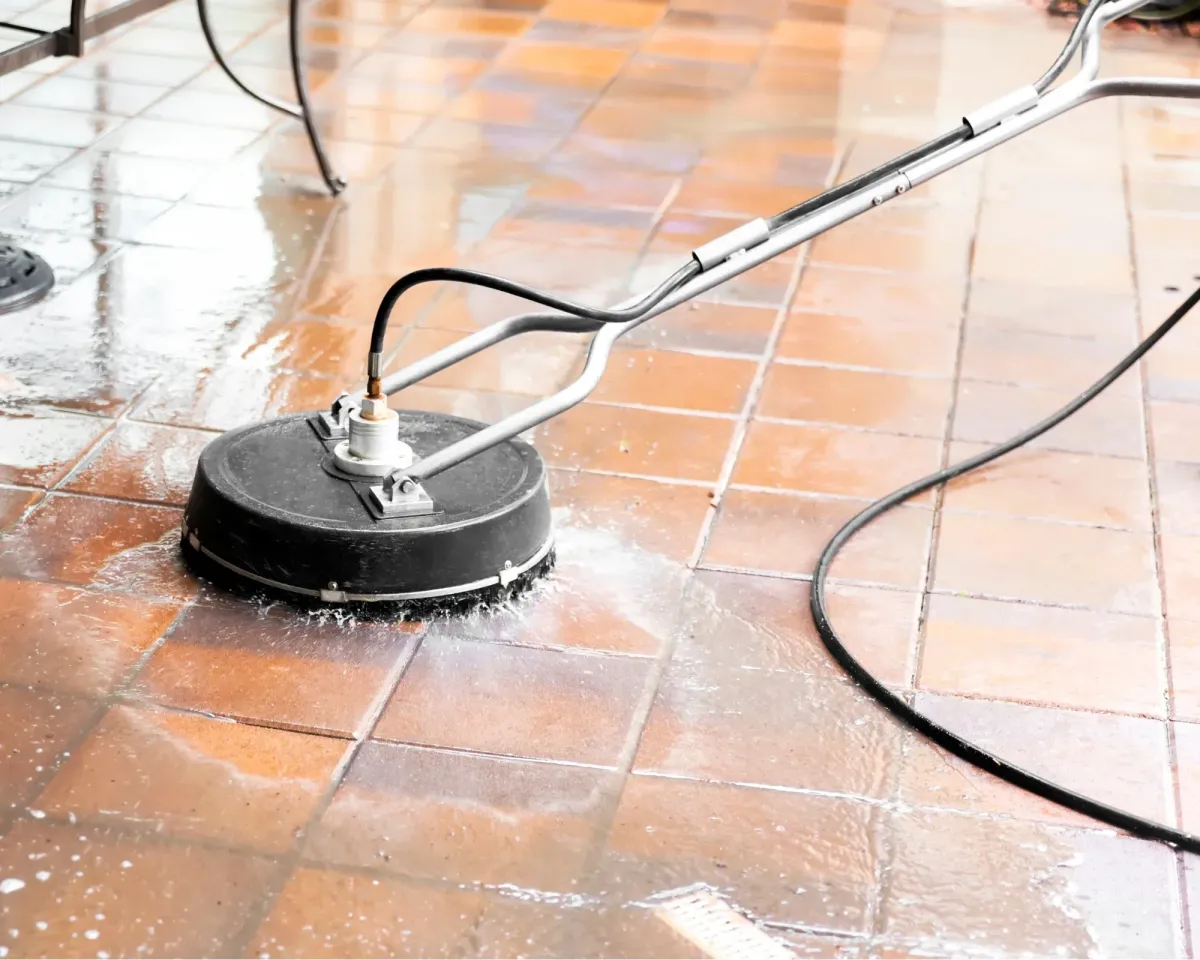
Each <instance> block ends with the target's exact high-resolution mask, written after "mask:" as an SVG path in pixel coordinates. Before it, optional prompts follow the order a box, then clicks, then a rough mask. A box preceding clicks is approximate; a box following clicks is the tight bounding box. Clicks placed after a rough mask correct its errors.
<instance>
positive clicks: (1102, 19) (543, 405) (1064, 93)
mask: <svg viewBox="0 0 1200 960" xmlns="http://www.w3.org/2000/svg"><path fill="white" fill-rule="evenodd" d="M1147 2H1148V0H1111V2H1109V3H1106V4H1104V5H1103V6H1102V7H1101V8H1100V9H1099V10H1098V11H1097V13H1096V15H1095V16H1094V17H1092V18H1091V20H1090V22H1089V23H1088V24H1087V27H1086V29H1085V31H1084V34H1083V38H1082V43H1081V45H1080V46H1081V66H1080V70H1079V72H1078V73H1077V74H1076V75H1075V76H1074V77H1072V78H1071V79H1070V80H1069V81H1067V82H1066V83H1064V84H1062V85H1061V86H1058V87H1055V88H1053V89H1052V90H1050V91H1049V92H1048V93H1045V94H1043V95H1041V96H1040V97H1031V96H1030V91H1029V89H1028V88H1022V90H1021V91H1020V94H1021V95H1020V96H1015V97H1014V96H1009V97H1004V98H1001V99H1000V100H997V101H995V102H994V103H993V104H991V105H988V106H987V107H985V108H984V110H983V111H976V114H973V115H974V116H979V115H983V114H986V116H987V122H986V124H983V123H981V124H980V126H981V128H982V129H981V130H980V131H979V132H978V134H977V135H976V136H973V137H971V138H970V139H968V140H964V141H961V142H959V143H957V144H954V145H952V146H949V147H947V148H946V149H945V150H943V151H941V152H940V153H936V154H934V155H933V156H931V157H928V158H926V159H924V160H920V161H917V162H916V163H914V164H913V165H912V166H910V167H908V168H907V169H906V170H904V171H901V172H900V173H897V174H893V175H889V176H884V177H881V178H880V179H879V180H877V181H875V182H874V183H872V184H869V185H867V186H865V187H864V188H863V189H861V190H859V191H858V192H856V193H853V194H850V195H849V196H847V197H844V198H842V199H840V200H837V201H835V202H833V203H831V204H829V205H828V206H826V207H823V208H821V209H819V210H817V211H815V212H813V213H811V214H809V215H808V216H807V217H804V218H802V219H800V220H797V221H795V222H793V223H791V224H787V225H785V226H783V227H780V228H779V229H777V230H775V231H773V232H768V233H767V235H766V236H765V239H764V238H763V237H762V235H761V228H760V227H758V225H757V222H752V224H753V226H752V225H751V224H747V225H743V226H742V227H739V228H738V229H737V230H735V231H732V232H731V234H730V235H729V236H734V235H745V236H747V237H751V236H753V237H754V238H755V239H756V240H758V241H759V242H756V243H754V244H753V245H751V246H749V247H748V248H739V249H737V250H733V251H731V253H730V255H726V257H725V258H724V259H722V260H720V261H719V262H713V263H712V265H711V266H707V265H706V266H705V269H704V271H703V272H702V273H700V274H699V275H697V276H696V277H694V278H693V279H692V280H690V281H689V282H688V283H687V284H685V285H684V286H683V287H681V288H680V289H679V290H677V291H675V292H674V293H672V294H671V295H669V296H668V297H666V298H665V299H664V300H663V301H662V302H661V303H659V304H658V305H657V306H655V307H654V308H652V309H651V310H648V311H647V312H646V313H645V314H644V315H642V316H640V317H638V318H637V319H634V320H629V321H627V322H625V323H620V324H596V323H594V322H591V321H580V320H577V319H576V318H573V317H568V316H566V315H558V314H530V315H526V316H519V317H512V318H509V319H507V320H501V321H499V322H498V323H495V324H492V325H491V326H489V327H486V328H484V329H483V330H480V331H478V332H477V333H474V334H471V335H470V336H468V337H466V338H464V339H463V340H460V341H458V342H457V343H454V344H451V345H450V346H449V347H447V348H445V349H443V350H440V351H438V352H437V353H435V354H432V355H431V356H429V357H426V358H424V359H423V360H420V361H418V362H416V363H414V364H412V365H410V366H408V367H406V368H405V369H403V370H401V371H399V372H398V373H396V374H393V375H392V376H391V377H388V378H387V379H386V380H385V381H384V392H385V393H389V394H391V393H395V392H396V391H398V390H401V389H403V388H404V387H407V386H411V385H412V384H414V383H417V382H419V381H420V380H423V379H424V378H425V377H428V376H430V375H431V374H433V373H436V372H438V371H439V370H442V369H445V368H446V367H447V366H450V365H451V364H453V363H456V362H458V361H459V360H461V359H464V358H465V357H468V356H472V355H474V354H476V353H478V352H479V351H481V350H484V349H486V348H487V347H489V346H492V345H493V344H496V343H499V342H501V341H503V340H506V339H508V338H509V337H513V336H516V335H518V334H521V333H525V332H527V331H529V330H558V331H570V332H590V331H593V330H595V335H594V336H593V338H592V342H591V345H590V347H589V349H588V357H587V362H586V363H585V365H584V368H583V371H582V372H581V374H580V375H579V377H578V378H577V379H576V380H574V381H573V382H572V383H570V384H568V385H567V386H566V387H564V388H563V389H561V390H559V391H558V392H557V393H554V394H552V395H550V396H548V397H545V398H544V399H542V400H539V401H537V402H536V403H534V404H533V405H532V406H530V407H528V408H526V409H525V410H522V411H520V412H519V413H516V414H513V415H512V416H509V417H506V418H504V419H503V420H501V421H499V422H498V423H495V424H493V425H492V426H489V427H485V428H484V429H482V430H480V431H478V432H477V433H474V434H472V435H470V436H468V437H465V438H463V439H462V440H459V441H457V442H456V443H452V444H450V445H449V446H447V447H444V448H443V449H441V450H438V451H437V452H435V453H432V454H430V455H428V456H426V457H424V458H422V459H421V460H419V461H417V462H416V463H414V464H413V465H411V466H410V467H408V468H407V469H404V470H403V471H396V473H395V474H394V475H393V476H392V477H390V478H389V483H390V484H391V485H393V486H394V487H395V488H396V489H401V488H406V489H413V488H414V487H415V486H418V485H419V484H420V483H421V482H422V481H424V480H428V479H429V478H430V477H433V476H436V475H437V474H439V473H441V472H442V471H444V470H447V469H449V468H450V467H453V466H455V465H456V464H459V463H462V462H463V461H464V460H467V459H469V458H470V457H473V456H475V455H476V454H478V453H482V452H483V451H484V450H487V449H488V448H489V447H492V446H495V445H496V444H498V443H502V442H504V441H505V440H510V439H512V438H513V437H516V436H518V435H520V434H521V433H523V432H525V431H526V430H528V429H530V428H531V427H534V426H537V425H538V424H540V423H543V422H545V421H546V420H549V419H550V418H551V417H555V416H557V415H558V414H560V413H563V412H565V411H566V410H569V409H570V408H571V407H573V406H575V405H576V404H578V403H581V402H582V401H583V400H585V399H586V398H587V397H588V395H589V394H591V392H592V391H593V390H594V389H595V388H596V386H597V384H598V383H599V382H600V378H601V376H603V374H604V369H605V367H606V366H607V363H608V358H609V355H610V353H611V351H612V346H613V344H614V343H616V341H617V340H619V339H620V338H621V337H623V336H624V335H625V334H626V333H628V332H629V331H630V330H633V329H634V328H635V327H638V326H640V325H641V324H643V323H645V322H646V321H647V320H650V319H652V318H653V317H656V316H658V315H660V314H662V313H664V312H665V311H667V310H670V309H671V308H673V307H676V306H678V305H679V304H681V303H684V302H686V301H688V300H691V299H693V298H694V297H697V296H699V295H700V294H702V293H704V292H705V291H707V290H711V289H712V288H713V287H715V286H718V285H719V284H722V283H724V282H725V281H726V280H729V279H732V278H733V277H736V276H738V275H739V274H742V273H745V272H746V271H747V270H750V269H753V268H754V267H756V266H758V265H759V264H762V263H765V262H766V261H768V260H770V259H772V258H773V257H776V256H778V255H779V254H781V253H784V252H785V251H787V250H790V249H792V248H793V247H796V246H799V245H800V244H801V243H804V242H806V241H808V240H811V239H813V238H814V237H816V236H818V235H820V234H822V233H824V232H825V231H827V230H829V229H831V228H832V227H835V226H838V225H839V224H842V223H845V222H846V221H847V220H850V219H853V218H854V217H857V216H859V215H860V214H862V213H865V212H866V211H867V210H870V209H871V208H872V207H875V206H879V205H880V204H882V203H886V202H887V201H888V200H891V199H893V198H894V197H897V196H899V195H900V194H902V193H905V192H907V190H908V189H909V188H911V187H914V186H917V185H919V184H921V183H924V182H926V181H927V180H930V179H932V178H933V177H936V176H938V175H939V174H941V173H945V172H946V171H947V170H950V169H952V168H954V167H957V166H958V165H959V164H962V163H965V162H966V161H967V160H970V159H972V158H974V157H976V156H978V155H980V154H982V153H985V152H986V151H988V150H990V149H992V148H993V147H995V146H998V145H999V144H1001V143H1004V142H1006V141H1008V140H1011V139H1012V138H1013V137H1016V136H1018V135H1019V134H1022V133H1024V132H1026V131H1028V130H1031V129H1033V128H1034V127H1037V126H1040V125H1041V124H1043V123H1045V122H1046V121H1048V120H1051V119H1053V118H1054V117H1057V116H1059V115H1060V114H1063V113H1065V112H1067V111H1068V110H1071V109H1073V108H1075V107H1077V106H1079V105H1081V104H1084V103H1088V102H1090V101H1092V100H1097V99H1101V98H1103V97H1111V96H1158V97H1187V98H1200V80H1169V79H1158V78H1151V77H1125V78H1119V79H1108V80H1095V76H1096V74H1097V73H1098V71H1099V67H1100V63H1099V50H1098V43H1097V40H1098V38H1099V34H1100V31H1101V30H1102V29H1103V28H1104V27H1105V26H1106V25H1107V24H1109V23H1111V22H1112V21H1114V20H1116V19H1118V18H1120V17H1123V16H1125V15H1126V14H1128V13H1130V12H1132V11H1134V10H1136V9H1138V8H1139V7H1141V6H1144V5H1145V4H1146V3H1147ZM708 246H711V245H708ZM639 299H641V297H640V296H638V297H632V298H630V299H628V300H626V301H623V302H622V303H621V304H619V305H618V307H617V309H622V308H626V307H628V306H629V305H630V304H633V303H636V302H637V301H638V300H639ZM597 326H600V327H601V329H599V330H596V327H597Z"/></svg>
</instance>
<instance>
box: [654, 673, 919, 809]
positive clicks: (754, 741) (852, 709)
mask: <svg viewBox="0 0 1200 960" xmlns="http://www.w3.org/2000/svg"><path fill="white" fill-rule="evenodd" d="M781 730H787V731H788V734H787V735H786V736H781V735H780V734H779V731H781ZM899 755H900V730H899V728H898V727H897V726H896V725H895V724H894V723H893V722H892V721H891V720H890V719H889V718H888V717H887V715H885V714H884V713H883V712H882V710H880V708H878V707H877V706H875V705H874V703H873V702H872V701H871V700H869V699H868V698H867V697H866V696H865V695H863V694H862V693H859V692H858V691H857V690H856V689H855V688H854V687H853V686H851V685H850V684H849V683H847V682H846V681H844V680H842V679H840V678H832V677H829V676H812V675H806V674H800V673H792V672H781V671H771V672H766V671H757V670H755V671H750V670H743V669H736V668H735V669H728V668H727V669H720V670H718V669H716V668H715V667H709V666H706V665H701V664H697V663H691V664H688V663H681V664H676V665H674V666H672V668H671V669H670V670H669V671H668V672H667V675H666V677H665V678H664V679H663V682H662V684H661V686H660V687H659V691H658V697H657V699H656V700H655V703H654V709H653V710H652V711H651V714H650V721H649V723H648V725H647V727H646V730H645V732H644V733H643V735H642V740H641V745H640V748H639V749H638V754H637V760H636V762H635V769H637V770H639V771H642V772H653V773H662V774H669V775H673V776H683V777H690V778H694V779H701V780H720V781H723V782H726V783H752V784H763V785H769V786H778V787H795V788H804V789H809V790H820V791H823V792H833V793H850V794H855V795H859V796H870V797H879V796H882V795H883V794H884V793H885V792H886V791H887V788H888V785H889V780H890V777H891V775H892V773H893V771H894V770H895V768H896V764H897V762H898V760H899Z"/></svg>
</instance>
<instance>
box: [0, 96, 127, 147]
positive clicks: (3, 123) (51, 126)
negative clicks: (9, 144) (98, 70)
mask: <svg viewBox="0 0 1200 960" xmlns="http://www.w3.org/2000/svg"><path fill="white" fill-rule="evenodd" d="M120 124H121V121H120V120H118V119H116V118H114V117H108V116H104V115H103V114H92V115H89V114H86V113H73V112H70V111H66V110H47V109H45V108H44V107H35V106H23V105H20V104H16V103H7V104H4V105H3V106H0V128H3V129H4V130H6V131H8V132H9V133H16V134H17V135H18V136H19V137H20V139H21V140H23V141H28V142H30V143H44V144H50V145H52V146H58V147H86V146H88V145H89V144H91V143H94V142H95V141H97V140H99V139H100V138H101V137H102V136H104V135H105V134H106V133H108V132H109V131H110V130H113V129H115V128H116V127H117V126H119V125H120Z"/></svg>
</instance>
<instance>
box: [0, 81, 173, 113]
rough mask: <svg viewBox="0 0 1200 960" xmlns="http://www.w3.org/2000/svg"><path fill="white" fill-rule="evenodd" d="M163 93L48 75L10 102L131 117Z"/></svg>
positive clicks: (139, 86) (144, 88)
mask: <svg viewBox="0 0 1200 960" xmlns="http://www.w3.org/2000/svg"><path fill="white" fill-rule="evenodd" d="M162 95H163V89H162V87H151V86H142V85H139V84H132V83H117V82H114V81H108V80H89V79H86V78H83V77H71V76H63V75H62V74H59V75H58V76H54V77H49V78H47V79H46V80H43V81H42V82H41V83H39V84H37V86H35V87H32V88H31V89H29V90H26V91H25V92H24V93H22V94H21V95H20V96H17V97H14V98H13V101H12V102H13V103H14V104H22V105H26V106H30V107H52V108H54V109H56V110H78V111H80V112H81V113H85V114H108V115H111V116H115V117H132V116H134V115H135V114H138V113H141V112H142V111H143V110H145V109H146V108H147V107H148V106H150V104H152V103H154V101H155V100H157V99H158V98H159V97H161V96H162Z"/></svg>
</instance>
